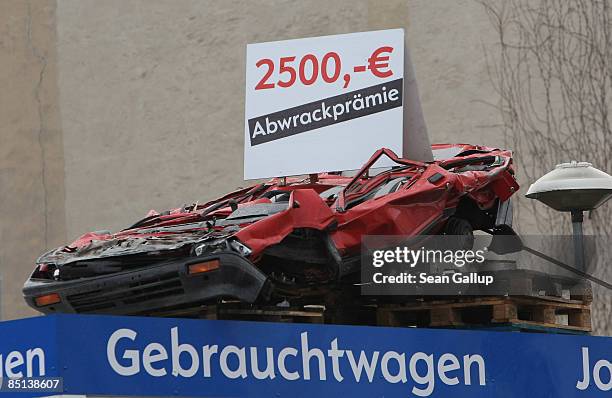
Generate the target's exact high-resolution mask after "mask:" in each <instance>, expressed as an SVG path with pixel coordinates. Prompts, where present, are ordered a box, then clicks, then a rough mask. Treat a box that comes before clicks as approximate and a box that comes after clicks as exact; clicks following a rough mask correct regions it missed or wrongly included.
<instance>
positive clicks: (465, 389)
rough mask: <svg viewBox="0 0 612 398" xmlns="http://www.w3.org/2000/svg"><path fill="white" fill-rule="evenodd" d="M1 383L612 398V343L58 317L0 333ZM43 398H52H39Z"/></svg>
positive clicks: (153, 390)
mask: <svg viewBox="0 0 612 398" xmlns="http://www.w3.org/2000/svg"><path fill="white" fill-rule="evenodd" d="M0 337H1V339H0V375H1V376H2V377H5V378H6V377H11V378H14V377H23V378H25V377H61V378H62V380H63V386H62V387H63V390H64V393H66V394H92V395H137V396H189V397H253V396H258V397H260V396H261V397H264V396H265V397H288V396H290V397H312V396H320V397H322V396H338V395H340V394H342V395H345V396H359V397H382V396H385V397H450V396H452V397H471V398H478V397H498V398H499V397H538V398H542V397H555V398H560V397H604V396H605V397H609V396H610V394H611V391H612V380H611V378H612V375H611V373H612V363H611V361H612V338H608V337H590V336H566V335H549V334H530V333H511V332H481V331H457V330H431V329H410V328H385V327H361V326H335V325H309V324H281V323H258V322H238V321H212V320H189V319H169V318H140V317H111V316H80V315H54V316H47V317H38V318H31V319H24V320H19V321H10V322H2V323H0ZM47 395H50V394H47Z"/></svg>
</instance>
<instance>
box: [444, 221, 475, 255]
mask: <svg viewBox="0 0 612 398" xmlns="http://www.w3.org/2000/svg"><path fill="white" fill-rule="evenodd" d="M444 235H451V236H453V239H452V242H449V245H450V246H451V247H452V248H453V249H455V250H470V249H472V248H473V247H474V228H473V227H472V224H471V223H470V222H469V221H468V220H466V219H464V218H459V217H451V218H449V219H448V221H447V222H446V226H445V227H444Z"/></svg>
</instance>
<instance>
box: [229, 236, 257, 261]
mask: <svg viewBox="0 0 612 398" xmlns="http://www.w3.org/2000/svg"><path fill="white" fill-rule="evenodd" d="M229 244H230V247H231V248H232V249H234V250H235V251H236V252H238V253H240V254H242V255H243V256H244V257H248V256H249V254H251V253H252V252H253V250H251V249H249V247H248V246H247V245H245V244H243V243H241V242H240V241H238V240H236V239H233V240H231V241H230V242H229Z"/></svg>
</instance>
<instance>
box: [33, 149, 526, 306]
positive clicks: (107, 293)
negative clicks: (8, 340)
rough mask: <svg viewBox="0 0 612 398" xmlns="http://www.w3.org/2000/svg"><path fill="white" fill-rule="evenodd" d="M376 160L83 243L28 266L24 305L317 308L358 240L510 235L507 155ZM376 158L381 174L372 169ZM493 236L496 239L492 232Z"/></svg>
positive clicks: (445, 153) (271, 184) (348, 278)
mask: <svg viewBox="0 0 612 398" xmlns="http://www.w3.org/2000/svg"><path fill="white" fill-rule="evenodd" d="M432 150H433V152H434V156H435V158H436V160H435V161H433V162H429V163H422V162H417V161H412V160H408V159H402V158H399V157H397V156H396V155H395V153H393V152H392V151H391V150H389V149H380V150H378V151H377V152H375V153H374V155H373V156H372V157H371V158H370V160H369V161H368V162H367V163H366V164H365V165H364V166H363V167H362V168H361V170H359V171H358V172H357V173H356V174H355V175H354V176H352V177H349V176H346V175H344V173H340V172H338V173H321V174H318V175H312V176H309V177H306V178H275V179H272V180H270V181H268V182H266V183H261V184H257V185H254V186H252V187H249V188H245V189H240V190H238V191H235V192H232V193H229V194H227V195H225V196H223V197H222V198H219V199H217V200H214V201H211V202H208V203H205V204H197V203H196V204H193V205H190V206H186V207H183V208H179V209H174V210H171V211H167V212H164V213H156V212H151V213H149V215H148V216H147V217H145V218H144V219H142V220H140V221H138V222H136V223H135V224H134V225H132V226H130V227H128V228H127V229H124V230H122V231H120V232H117V233H110V232H91V233H87V234H85V235H83V236H81V237H80V238H78V239H77V240H76V241H74V242H73V243H71V244H69V245H67V246H64V247H60V248H58V249H56V250H52V251H50V252H48V253H46V254H44V255H42V256H41V257H40V258H39V259H38V260H37V264H36V267H35V269H34V271H33V273H32V274H31V277H30V278H29V279H28V281H27V282H26V283H25V285H24V288H23V293H24V296H25V299H26V301H27V303H28V304H29V305H30V306H31V307H33V308H35V309H36V310H38V311H41V312H43V313H55V312H76V313H109V314H153V313H159V312H163V311H167V310H170V309H181V308H197V307H198V306H200V305H202V304H206V303H211V302H215V301H217V300H222V299H231V300H239V301H242V302H246V303H259V302H263V303H278V302H281V301H285V300H287V301H289V302H290V303H296V302H301V303H308V302H310V303H324V302H325V301H326V300H328V299H330V297H332V296H333V297H336V296H337V293H338V292H341V291H344V290H346V289H351V288H352V287H354V286H355V285H356V283H357V282H358V278H359V271H360V246H361V238H362V236H363V235H404V236H417V235H428V234H448V235H466V236H472V233H473V230H485V231H489V232H491V231H495V230H496V229H500V228H502V227H504V226H506V227H507V226H508V225H511V220H510V218H511V207H510V205H509V204H510V200H509V199H510V197H511V195H512V194H513V193H514V192H515V191H516V190H517V189H518V184H517V182H516V180H515V178H514V171H513V168H512V153H511V152H510V151H507V150H500V149H494V148H487V147H483V146H474V145H468V144H437V145H433V146H432ZM381 158H386V161H387V162H391V163H392V166H390V167H384V168H378V167H375V166H376V165H377V164H378V162H379V161H380V160H381ZM502 229H503V228H502Z"/></svg>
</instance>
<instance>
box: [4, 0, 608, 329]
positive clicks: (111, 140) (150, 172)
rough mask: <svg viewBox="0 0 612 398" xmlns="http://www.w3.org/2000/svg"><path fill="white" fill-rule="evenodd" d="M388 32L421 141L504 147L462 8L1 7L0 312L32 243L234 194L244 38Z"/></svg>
mask: <svg viewBox="0 0 612 398" xmlns="http://www.w3.org/2000/svg"><path fill="white" fill-rule="evenodd" d="M397 27H403V28H405V29H406V37H407V40H408V42H409V44H410V46H411V53H412V60H413V62H414V65H415V69H416V75H417V79H418V82H419V89H420V93H421V97H422V102H423V109H424V113H425V118H426V120H427V123H428V128H429V132H430V136H431V140H432V142H473V143H480V144H485V145H492V146H503V145H504V142H503V136H502V134H501V131H500V129H499V128H498V127H496V126H497V125H498V124H499V123H500V120H499V115H498V113H497V111H495V110H494V109H493V108H492V107H490V106H489V105H485V104H486V103H495V102H496V101H497V95H496V93H495V92H494V90H493V88H492V86H491V84H490V83H489V76H488V73H487V67H486V62H485V56H484V52H483V47H490V46H492V45H493V43H494V41H495V40H496V37H495V34H494V32H493V31H492V27H491V26H490V24H489V21H488V20H487V17H486V15H485V13H484V11H483V9H482V7H481V6H480V5H479V4H478V2H477V1H474V0H457V1H452V2H449V1H447V0H386V1H379V0H334V1H329V0H308V1H289V0H259V1H248V0H224V1H220V0H217V1H212V0H180V1H174V0H154V1H150V0H127V1H126V0H105V1H95V0H57V3H56V2H55V1H51V0H39V1H35V0H31V1H29V2H27V1H21V0H4V1H2V2H0V51H1V56H0V83H1V87H2V94H0V242H2V243H1V244H0V273H1V274H2V277H3V284H2V290H3V296H2V311H3V315H4V317H5V318H14V317H19V316H24V315H28V314H31V313H32V312H30V311H29V310H27V309H26V307H25V305H24V304H23V303H22V300H21V297H20V293H19V291H20V288H21V284H22V282H23V281H24V280H25V279H26V277H27V274H28V273H29V272H30V270H31V268H32V265H33V262H34V259H35V258H36V256H37V255H38V254H40V253H42V252H43V251H44V250H45V249H50V248H53V247H55V246H58V245H60V244H61V243H63V242H66V241H67V240H69V241H70V240H73V239H74V238H76V237H77V236H79V235H80V234H81V233H84V232H86V231H90V230H100V229H111V230H117V229H119V228H121V227H124V226H126V225H127V224H129V223H130V222H131V221H134V220H136V219H138V218H140V217H141V216H143V215H144V214H145V213H146V212H147V211H148V210H149V209H151V208H155V209H158V210H163V209H167V208H170V207H176V206H180V205H182V204H184V203H192V202H194V201H196V200H198V201H200V202H202V201H206V200H208V199H211V198H213V197H215V196H218V195H219V194H222V193H225V192H227V191H228V190H230V189H234V188H236V187H238V186H241V185H243V184H244V181H243V180H242V150H243V148H242V140H243V138H242V137H243V116H244V109H243V107H244V102H243V101H244V70H245V65H244V63H245V46H246V44H247V43H251V42H260V41H269V40H281V39H289V38H297V37H306V36H318V35H325V34H335V33H346V32H353V31H364V30H374V29H384V28H397ZM523 183H524V184H523V185H524V186H525V185H526V184H525V182H523ZM523 221H525V223H526V222H527V221H529V220H523ZM608 299H609V297H608Z"/></svg>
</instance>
